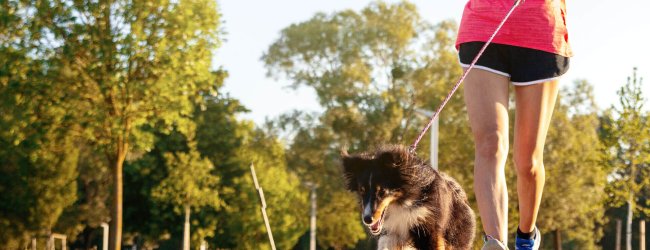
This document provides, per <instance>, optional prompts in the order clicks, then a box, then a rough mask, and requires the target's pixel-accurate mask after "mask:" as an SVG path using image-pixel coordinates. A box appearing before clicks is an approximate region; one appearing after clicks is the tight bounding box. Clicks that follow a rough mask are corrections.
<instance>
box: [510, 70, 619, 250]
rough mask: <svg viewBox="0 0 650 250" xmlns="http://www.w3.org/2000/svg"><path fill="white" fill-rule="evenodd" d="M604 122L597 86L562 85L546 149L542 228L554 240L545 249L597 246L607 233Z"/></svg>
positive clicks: (579, 82)
mask: <svg viewBox="0 0 650 250" xmlns="http://www.w3.org/2000/svg"><path fill="white" fill-rule="evenodd" d="M599 126H600V123H599V119H598V109H597V107H596V104H595V100H594V96H593V87H592V86H591V85H590V84H589V83H588V82H587V81H585V80H578V81H575V82H574V84H573V85H572V86H571V87H570V88H569V87H565V88H562V91H560V95H559V98H558V101H557V105H556V107H555V111H554V113H553V118H552V120H551V125H550V127H549V131H548V135H547V140H546V150H545V153H544V165H545V169H546V172H547V178H546V184H545V186H544V197H543V199H542V202H541V205H540V210H539V215H538V220H537V226H538V227H539V228H541V229H542V230H543V231H545V233H546V234H547V235H548V236H553V237H552V238H553V239H554V244H546V245H545V247H544V248H545V249H551V247H554V249H558V248H559V249H561V248H562V246H564V247H565V248H567V249H596V248H597V247H596V243H597V242H598V239H600V238H601V237H602V225H603V224H604V213H605V207H604V206H603V201H604V199H605V196H604V187H605V184H606V174H607V172H606V171H607V169H606V167H605V166H603V157H604V155H603V149H604V147H603V146H602V143H601V142H600V138H599V137H598V128H599ZM513 198H515V199H513V201H512V202H513V203H514V204H516V202H517V200H516V195H515V196H514V197H513ZM514 207H516V206H514ZM569 211H571V212H569ZM516 221H517V220H515V222H516ZM562 236H566V239H565V241H564V242H563V241H562ZM548 239H551V237H548ZM547 242H551V241H547Z"/></svg>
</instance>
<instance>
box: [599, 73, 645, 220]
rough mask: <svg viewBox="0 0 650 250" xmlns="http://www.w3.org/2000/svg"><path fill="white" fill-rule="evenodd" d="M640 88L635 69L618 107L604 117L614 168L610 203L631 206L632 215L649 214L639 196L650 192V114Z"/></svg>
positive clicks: (610, 164)
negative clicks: (639, 202) (646, 109)
mask: <svg viewBox="0 0 650 250" xmlns="http://www.w3.org/2000/svg"><path fill="white" fill-rule="evenodd" d="M641 86H642V79H640V78H638V77H637V75H636V69H634V72H633V75H632V77H629V78H628V81H627V84H625V85H624V86H622V87H621V88H620V89H619V91H618V92H617V93H618V95H619V104H618V105H617V106H615V107H613V108H612V109H611V110H609V111H608V113H607V114H606V116H605V117H604V118H603V129H602V132H601V137H602V138H603V142H604V143H605V146H606V147H607V150H606V153H607V161H608V165H609V166H611V169H610V171H611V172H610V175H609V179H610V181H609V183H608V186H607V194H608V198H609V200H608V203H609V204H610V206H611V207H619V206H622V205H624V204H625V203H628V204H629V203H631V206H632V207H633V213H635V214H636V213H638V212H643V213H645V214H648V212H650V211H649V210H648V206H647V204H646V206H644V205H643V204H640V206H637V202H638V201H639V198H640V197H639V196H638V195H639V194H641V193H648V190H650V170H649V169H650V130H649V129H648V127H650V119H649V118H648V117H650V115H649V114H648V113H647V111H644V105H645V102H646V99H645V98H644V97H643V93H642V91H641Z"/></svg>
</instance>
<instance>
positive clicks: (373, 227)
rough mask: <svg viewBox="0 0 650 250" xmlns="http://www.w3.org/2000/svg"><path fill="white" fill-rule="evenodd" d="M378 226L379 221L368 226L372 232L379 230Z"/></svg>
mask: <svg viewBox="0 0 650 250" xmlns="http://www.w3.org/2000/svg"><path fill="white" fill-rule="evenodd" d="M380 225H381V221H377V223H375V224H373V225H372V226H370V230H372V231H373V232H377V231H378V230H379V226H380Z"/></svg>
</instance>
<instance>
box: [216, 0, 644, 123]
mask: <svg viewBox="0 0 650 250" xmlns="http://www.w3.org/2000/svg"><path fill="white" fill-rule="evenodd" d="M371 2H372V1H369V0H273V1H270V0H217V3H218V5H219V9H220V12H221V14H222V19H223V21H224V23H223V26H222V29H223V30H224V31H225V32H226V34H225V35H224V39H225V41H224V42H223V45H222V46H221V48H219V49H218V50H217V52H216V54H215V56H214V58H213V64H214V65H215V66H217V67H223V68H224V69H225V70H227V71H228V72H229V75H230V76H229V77H228V79H226V82H225V87H224V89H223V90H224V91H225V92H228V93H229V94H230V96H232V97H234V98H237V99H239V100H240V101H241V102H242V103H243V104H244V105H245V106H246V107H247V108H248V109H249V110H250V112H249V113H246V114H243V115H241V118H244V119H251V120H253V121H255V122H256V123H258V124H260V123H262V122H264V120H265V119H267V118H268V119H272V118H274V117H276V116H278V115H280V114H282V113H285V112H288V111H291V110H294V109H300V110H309V111H319V110H321V109H320V107H319V105H318V102H317V99H316V95H315V93H314V92H313V91H312V90H311V89H308V88H301V89H298V90H293V89H290V88H288V87H287V86H288V85H289V81H287V80H285V79H273V78H269V77H267V76H266V69H265V68H264V65H263V63H262V61H261V60H260V58H261V57H262V55H263V53H264V51H266V50H267V49H268V47H269V46H270V45H271V44H272V43H273V42H274V41H275V40H276V39H278V38H279V37H280V31H281V30H282V29H283V28H285V27H287V26H289V25H291V24H293V23H298V22H302V21H306V20H308V19H310V18H311V17H312V16H313V15H314V14H316V13H317V12H324V13H332V12H336V11H341V10H345V9H353V10H361V9H362V8H363V7H365V6H367V5H368V4H370V3H371ZM386 2H398V1H397V0H390V1H386ZM411 2H412V3H414V4H415V5H417V6H418V9H419V11H420V15H421V16H422V17H423V18H424V19H426V20H427V21H429V22H431V23H434V24H435V23H438V22H440V21H442V20H450V19H451V20H455V21H456V22H457V23H459V22H460V17H461V14H462V11H463V7H464V5H465V3H466V1H464V0H446V1H433V0H428V1H427V0H413V1H411ZM566 4H567V26H568V29H569V42H570V43H571V46H572V49H573V52H574V57H573V58H571V66H570V69H569V72H567V73H566V74H565V75H564V77H563V78H562V79H561V84H562V85H568V84H571V82H573V81H574V80H577V79H586V80H588V81H589V82H590V83H591V84H592V85H593V86H594V92H595V97H596V102H597V104H598V106H599V107H601V108H608V107H610V106H611V105H612V104H615V103H617V102H618V97H617V95H616V91H617V90H618V89H619V88H620V87H621V86H622V85H623V84H625V83H626V79H627V77H628V76H630V75H631V74H632V68H633V67H637V68H638V75H639V76H641V77H644V78H645V79H646V80H645V81H644V82H645V83H644V86H643V92H644V93H645V96H646V99H650V83H648V80H647V79H650V13H649V12H648V11H649V10H650V1H647V0H618V1H611V0H607V1H606V0H580V1H571V0H569V1H567V3H566ZM449 84H450V85H453V84H454V83H453V82H450V83H449ZM445 94H446V93H441V95H445ZM647 105H650V103H648V104H647ZM433 108H434V107H432V108H431V109H433Z"/></svg>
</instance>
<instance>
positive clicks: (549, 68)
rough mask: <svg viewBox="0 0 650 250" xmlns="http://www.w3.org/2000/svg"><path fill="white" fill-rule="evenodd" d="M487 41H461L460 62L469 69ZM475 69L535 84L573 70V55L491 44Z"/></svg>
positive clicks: (524, 83)
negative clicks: (569, 56) (570, 66)
mask: <svg viewBox="0 0 650 250" xmlns="http://www.w3.org/2000/svg"><path fill="white" fill-rule="evenodd" d="M484 44H485V43H484V42H467V43H462V44H460V47H459V49H458V58H459V60H460V65H461V66H462V67H463V68H468V67H469V65H470V64H471V63H472V60H474V57H475V56H476V54H478V52H479V51H480V50H481V48H482V47H483V45H484ZM474 68H477V69H482V70H487V71H490V72H492V73H495V74H499V75H503V76H506V77H509V78H510V81H511V82H512V84H514V85H531V84H536V83H542V82H546V81H550V80H555V79H557V78H559V77H560V76H561V75H563V74H564V73H566V72H567V71H568V70H569V58H568V57H564V56H561V55H557V54H553V53H549V52H546V51H541V50H536V49H529V48H523V47H517V46H512V45H505V44H494V43H491V44H490V45H488V47H487V48H486V49H485V52H483V55H481V57H480V58H479V59H478V61H477V62H476V65H475V66H474Z"/></svg>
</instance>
